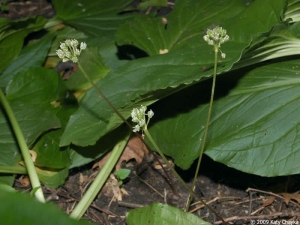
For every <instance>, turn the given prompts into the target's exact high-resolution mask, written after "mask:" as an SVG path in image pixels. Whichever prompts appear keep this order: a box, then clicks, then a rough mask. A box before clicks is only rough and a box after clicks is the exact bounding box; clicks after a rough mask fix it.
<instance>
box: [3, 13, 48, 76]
mask: <svg viewBox="0 0 300 225" xmlns="http://www.w3.org/2000/svg"><path fill="white" fill-rule="evenodd" d="M46 22H47V20H46V19H45V18H43V17H41V16H36V17H29V18H26V19H23V20H16V21H9V20H7V19H4V18H0V33H1V36H0V58H1V59H2V62H1V64H0V73H2V72H3V70H4V69H5V68H6V67H7V66H8V65H9V64H10V63H11V62H12V61H13V60H14V58H15V57H16V56H17V55H18V53H19V52H20V51H21V49H22V47H23V42H24V38H25V37H26V36H27V35H28V34H29V33H31V32H33V31H38V30H40V29H42V28H43V26H44V25H45V23H46Z"/></svg>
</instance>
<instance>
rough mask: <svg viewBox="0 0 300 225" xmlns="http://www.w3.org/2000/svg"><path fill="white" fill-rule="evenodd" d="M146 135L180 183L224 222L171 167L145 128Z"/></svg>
mask: <svg viewBox="0 0 300 225" xmlns="http://www.w3.org/2000/svg"><path fill="white" fill-rule="evenodd" d="M144 132H145V134H146V136H147V137H148V138H149V140H150V142H151V143H152V145H153V146H154V148H155V149H156V151H157V152H158V154H159V155H160V156H161V158H162V159H163V160H164V162H165V163H166V164H167V166H168V167H169V168H170V170H171V171H172V172H173V174H174V175H175V176H176V177H177V179H178V180H179V181H180V183H182V185H183V186H184V187H185V188H186V189H187V190H188V191H189V192H190V193H191V194H192V195H194V196H195V197H196V198H197V199H198V200H199V201H200V202H201V203H202V204H203V205H205V206H206V207H207V208H208V209H209V210H210V211H211V212H213V213H214V214H215V215H216V216H217V217H218V218H219V219H220V220H222V221H223V222H224V224H226V223H225V221H224V220H223V218H222V217H221V216H219V215H218V213H217V212H216V211H215V210H214V209H212V208H211V207H210V206H209V205H207V204H206V203H205V202H204V201H203V200H202V199H201V198H200V197H199V196H198V195H197V194H196V193H195V192H194V191H193V190H192V188H191V187H189V186H188V185H187V184H186V183H185V182H184V180H183V179H182V178H181V177H180V176H179V174H178V173H177V172H176V170H175V169H174V168H173V166H172V165H171V164H170V163H169V161H168V160H167V158H166V157H165V156H164V154H163V153H162V151H161V150H160V148H159V147H158V145H157V144H156V142H155V141H154V139H153V138H152V136H151V134H150V133H149V131H148V130H147V129H145V130H144Z"/></svg>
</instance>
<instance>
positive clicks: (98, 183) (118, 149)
mask: <svg viewBox="0 0 300 225" xmlns="http://www.w3.org/2000/svg"><path fill="white" fill-rule="evenodd" d="M129 137H130V135H128V136H127V137H126V138H125V139H124V140H122V141H120V142H119V143H117V144H116V145H115V147H114V149H113V150H112V152H111V155H110V156H109V158H108V160H107V161H106V163H105V164H104V166H103V167H102V169H101V170H100V172H99V173H98V175H97V176H96V178H95V180H94V182H93V183H92V184H91V186H90V187H89V189H88V190H87V192H86V193H85V195H84V196H83V198H82V199H81V200H80V202H79V203H78V204H77V206H76V207H75V208H74V210H73V212H72V213H71V214H70V217H71V218H73V219H77V220H78V219H80V218H81V217H82V215H83V214H84V213H85V211H86V210H87V208H88V207H89V205H90V204H91V203H92V202H93V200H94V198H95V197H96V195H97V194H98V193H99V191H100V190H101V188H102V186H103V185H104V183H105V181H106V180H107V178H108V176H109V175H110V173H111V171H112V170H113V168H114V166H115V164H116V163H117V161H118V159H119V157H120V155H121V154H122V152H123V149H124V148H125V146H126V144H127V141H128V140H129Z"/></svg>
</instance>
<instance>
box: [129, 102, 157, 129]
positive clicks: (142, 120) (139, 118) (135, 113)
mask: <svg viewBox="0 0 300 225" xmlns="http://www.w3.org/2000/svg"><path fill="white" fill-rule="evenodd" d="M146 110H147V107H146V106H143V105H141V107H140V108H139V109H138V108H134V109H133V110H132V112H131V117H132V122H135V123H137V124H136V125H135V126H134V127H133V132H138V131H140V130H147V125H148V123H149V121H150V119H151V118H152V117H153V116H154V112H153V111H152V110H149V111H148V113H146ZM146 115H147V116H148V120H147V123H146Z"/></svg>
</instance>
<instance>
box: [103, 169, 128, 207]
mask: <svg viewBox="0 0 300 225" xmlns="http://www.w3.org/2000/svg"><path fill="white" fill-rule="evenodd" d="M103 193H104V195H105V196H107V197H112V198H113V199H117V200H118V201H122V196H123V195H128V193H127V191H126V190H125V189H124V188H121V189H120V186H119V184H118V180H117V179H116V178H115V176H114V175H113V174H110V177H109V178H108V180H107V182H106V184H105V186H104V187H103Z"/></svg>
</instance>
